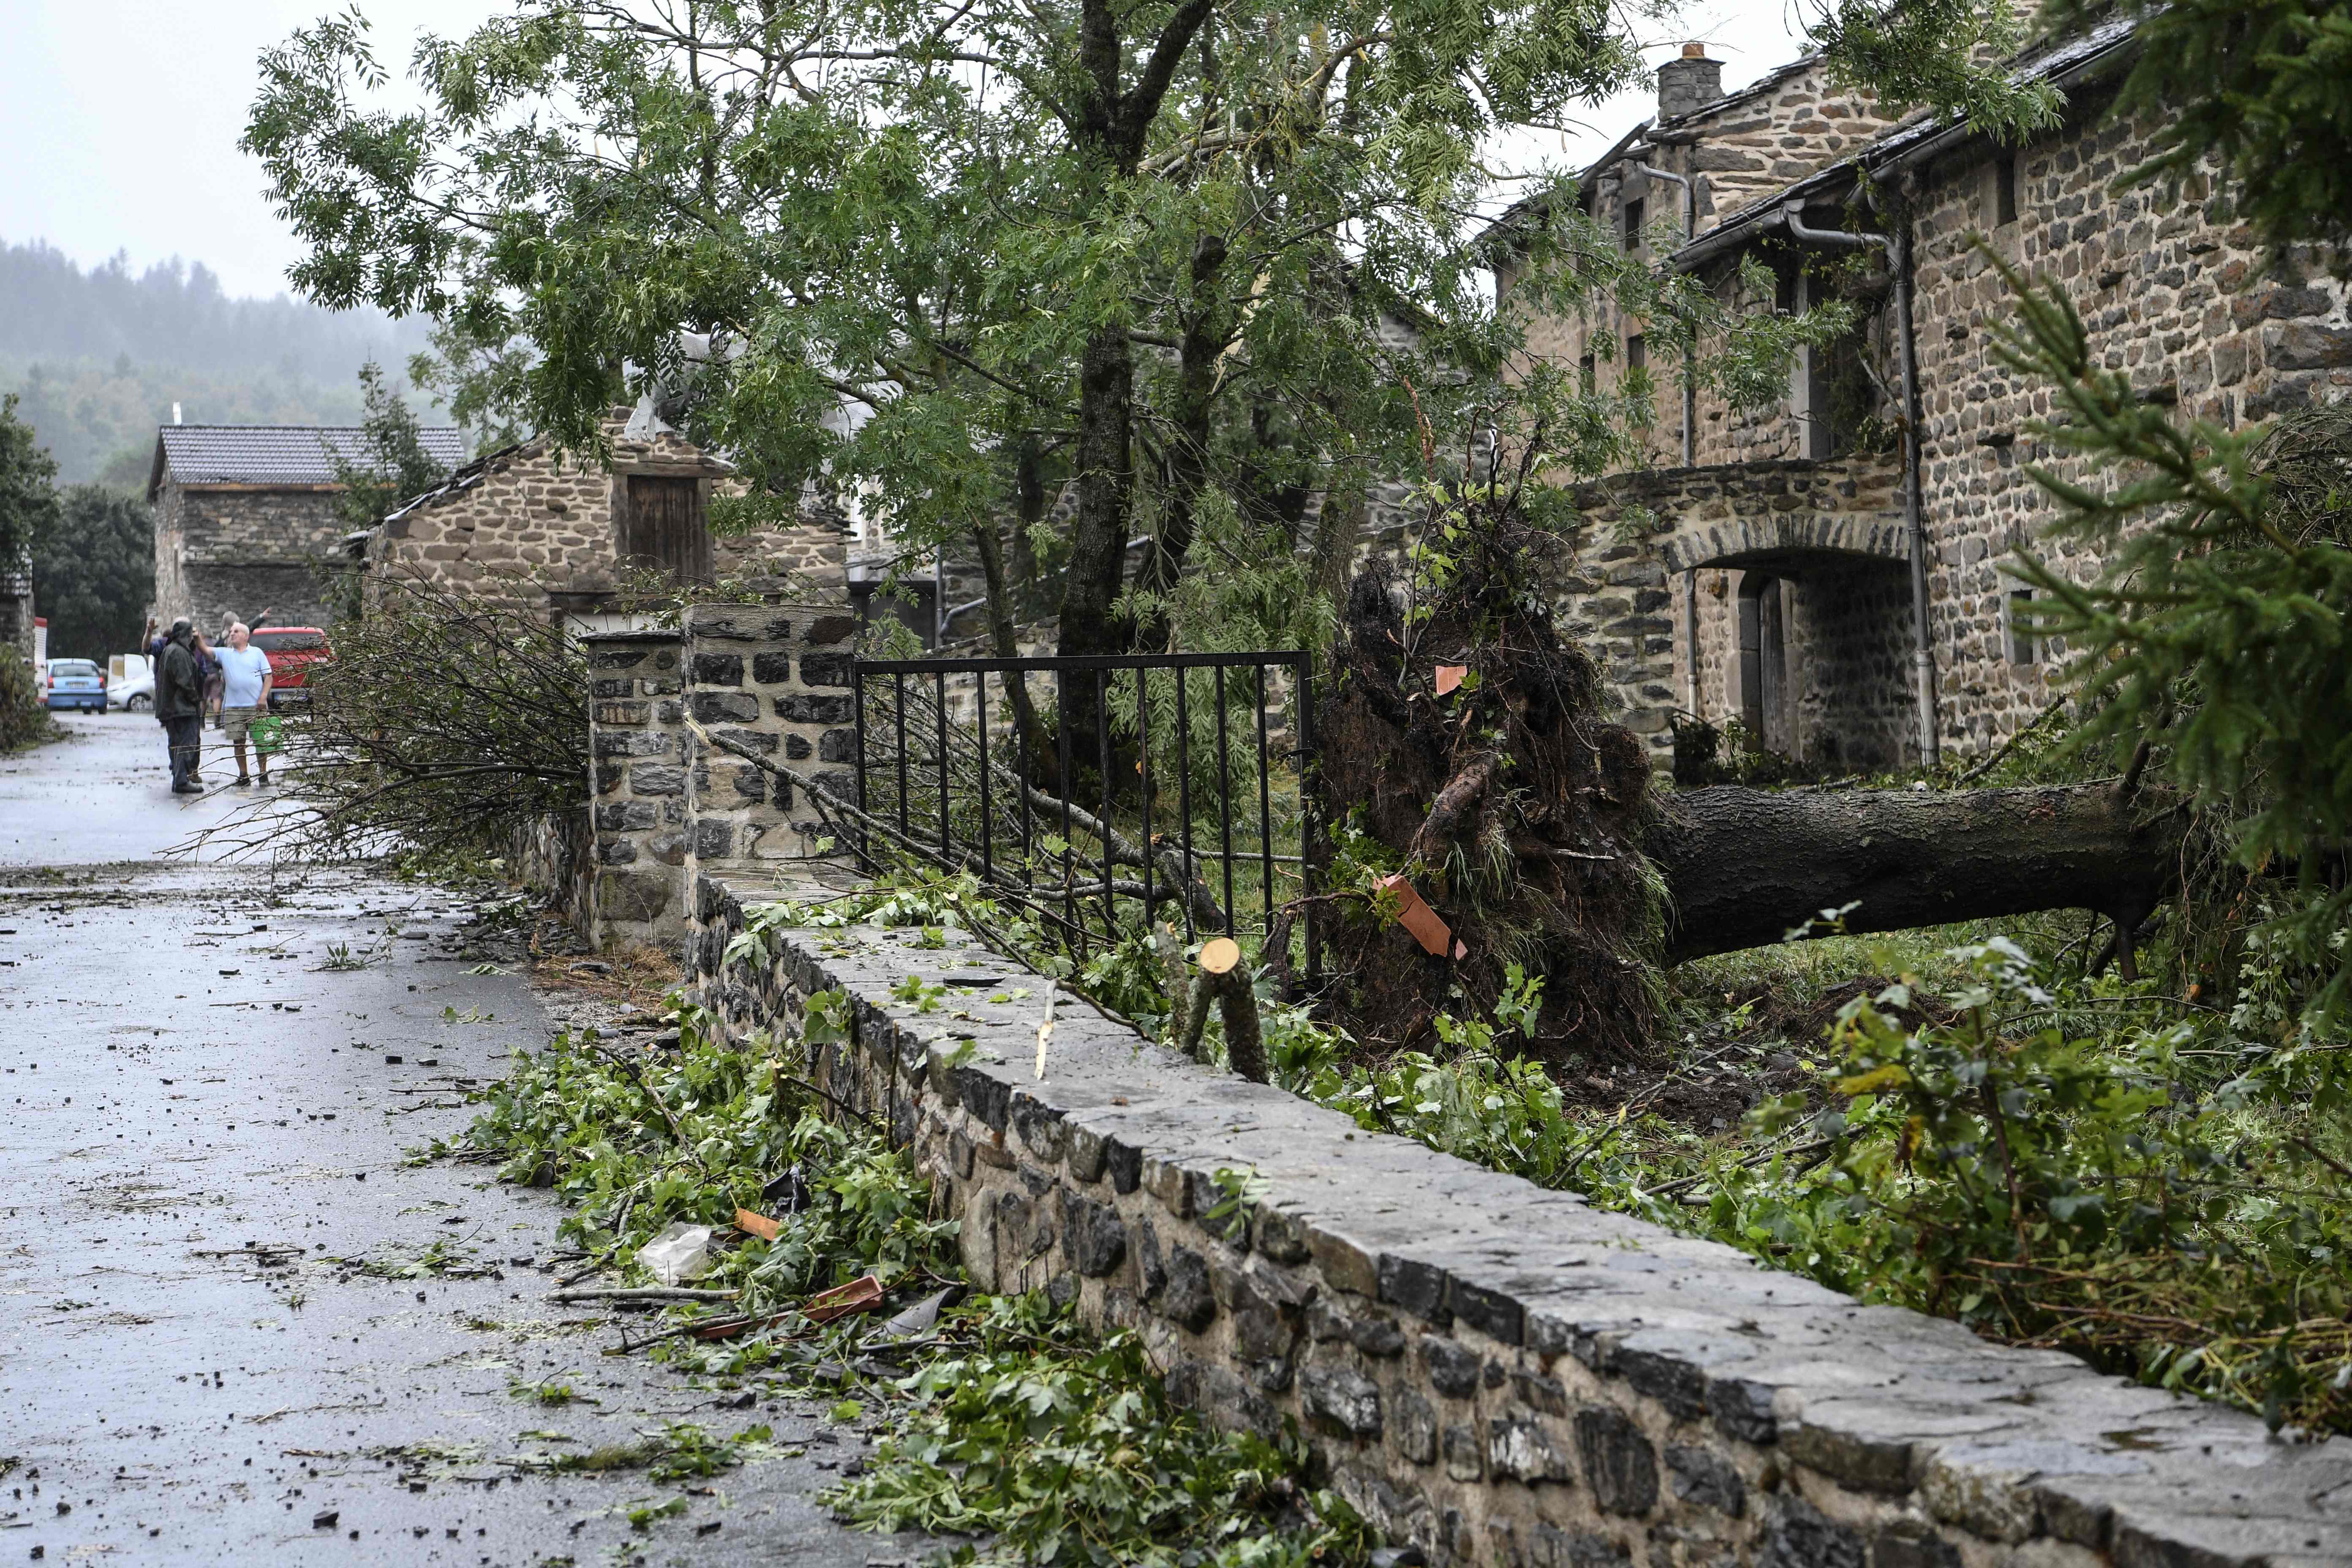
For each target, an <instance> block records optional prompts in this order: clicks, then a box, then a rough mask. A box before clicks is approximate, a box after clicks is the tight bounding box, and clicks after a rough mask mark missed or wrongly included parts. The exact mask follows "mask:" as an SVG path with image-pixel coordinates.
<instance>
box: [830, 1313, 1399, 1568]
mask: <svg viewBox="0 0 2352 1568" xmlns="http://www.w3.org/2000/svg"><path fill="white" fill-rule="evenodd" d="M967 1317H968V1321H969V1323H970V1326H971V1330H972V1331H974V1332H975V1333H976V1335H977V1343H976V1344H974V1345H972V1347H971V1348H970V1349H968V1350H965V1351H962V1352H960V1353H956V1354H952V1355H946V1356H942V1357H940V1359H937V1360H934V1361H932V1362H930V1363H929V1364H927V1365H925V1366H924V1367H922V1368H921V1369H920V1370H919V1371H918V1372H916V1373H914V1374H913V1375H912V1376H911V1377H908V1379H906V1380H905V1382H904V1383H903V1384H901V1386H902V1387H903V1388H904V1389H905V1390H906V1391H907V1393H908V1394H909V1395H911V1397H912V1401H913V1404H912V1406H911V1408H910V1409H908V1411H906V1412H905V1413H903V1414H902V1415H899V1417H898V1424H897V1426H896V1429H895V1430H894V1431H893V1433H892V1434H891V1435H890V1436H887V1437H885V1438H884V1439H883V1441H882V1443H881V1445H880V1447H878V1448H877V1452H876V1454H875V1457H874V1458H873V1459H872V1460H871V1461H870V1462H869V1464H868V1466H867V1468H866V1474H864V1475H862V1476H859V1477H857V1478H856V1479H853V1480H850V1481H848V1482H845V1483H844V1485H843V1486H842V1488H841V1489H840V1490H839V1491H837V1492H836V1493H835V1494H834V1498H833V1501H834V1504H835V1507H836V1508H838V1509H840V1510H842V1511H843V1512H844V1513H845V1514H846V1515H848V1517H850V1518H852V1519H854V1520H856V1521H860V1522H862V1523H866V1524H870V1525H872V1526H874V1527H875V1528H877V1529H879V1530H902V1529H908V1528H918V1529H923V1530H932V1531H971V1532H973V1533H987V1534H990V1535H991V1536H992V1540H991V1542H990V1544H989V1546H988V1548H987V1549H986V1550H985V1551H984V1552H983V1551H982V1550H981V1549H979V1548H975V1547H969V1546H968V1547H964V1548H962V1549H961V1551H960V1552H958V1553H957V1554H956V1555H955V1556H954V1557H953V1558H952V1559H951V1561H954V1562H958V1563H975V1562H982V1561H984V1562H988V1563H1053V1564H1081V1563H1083V1564H1100V1565H1102V1568H1114V1565H1116V1568H1158V1565H1168V1568H1173V1565H1174V1564H1177V1563H1186V1564H1193V1563H1199V1564H1210V1563H1214V1564H1218V1565H1220V1568H1275V1565H1277V1564H1280V1565H1284V1568H1288V1565H1292V1564H1297V1565H1300V1568H1303V1565H1305V1564H1307V1563H1315V1562H1323V1563H1332V1562H1348V1561H1354V1560H1357V1559H1358V1558H1360V1555H1361V1554H1362V1552H1363V1551H1364V1550H1365V1549H1366V1548H1367V1547H1369V1546H1370V1544H1371V1540H1370V1537H1369V1536H1368V1535H1367V1533H1366V1532H1365V1530H1364V1527H1363V1526H1362V1525H1361V1523H1360V1522H1359V1521H1357V1519H1356V1517H1355V1515H1354V1513H1353V1512H1352V1511H1351V1510H1349V1508H1348V1507H1347V1505H1346V1504H1345V1503H1343V1502H1341V1501H1340V1500H1339V1499H1338V1498H1337V1497H1335V1496H1334V1495H1332V1494H1330V1493H1328V1492H1308V1491H1307V1490H1305V1489H1303V1488H1302V1487H1301V1486H1300V1484H1299V1481H1298V1479H1297V1478H1298V1477H1299V1476H1300V1475H1301V1474H1302V1473H1303V1471H1304V1468H1305V1467H1304V1461H1305V1454H1304V1451H1303V1449H1302V1448H1301V1447H1299V1446H1298V1445H1297V1443H1296V1442H1295V1441H1294V1440H1288V1439H1286V1441H1285V1442H1283V1443H1281V1444H1268V1443H1265V1442H1263V1441H1261V1440H1259V1439H1258V1438H1256V1437H1253V1436H1249V1435H1248V1434H1246V1433H1220V1432H1217V1431H1214V1430H1213V1429H1212V1428H1210V1427H1208V1426H1206V1425H1204V1424H1203V1423H1202V1421H1201V1419H1200V1417H1199V1416H1197V1415H1193V1414H1192V1413H1191V1412H1189V1411H1183V1410H1179V1409H1177V1408H1175V1407H1174V1406H1173V1405H1171V1404H1170V1403H1169V1401H1168V1396H1167V1392H1166V1390H1165V1389H1164V1388H1163V1387H1162V1386H1161V1384H1160V1377H1159V1374H1158V1373H1156V1372H1154V1371H1153V1369H1152V1368H1151V1366H1150V1363H1148V1362H1147V1361H1146V1360H1145V1359H1144V1355H1143V1349H1142V1345H1141V1343H1140V1342H1139V1341H1138V1340H1137V1339H1136V1337H1135V1336H1134V1335H1132V1334H1128V1333H1118V1334H1113V1335H1112V1336H1110V1337H1109V1338H1108V1339H1106V1340H1103V1341H1101V1342H1098V1343H1095V1342H1088V1340H1087V1337H1086V1336H1085V1335H1084V1334H1083V1333H1082V1332H1081V1331H1079V1330H1078V1329H1077V1328H1076V1326H1075V1325H1073V1324H1072V1323H1071V1322H1070V1321H1069V1320H1068V1319H1067V1317H1066V1316H1063V1315H1061V1314H1058V1313H1055V1311H1053V1310H1050V1309H1048V1308H1046V1307H1045V1304H1044V1303H1043V1302H1042V1301H1041V1300H1037V1299H1036V1298H1034V1297H1032V1298H1024V1299H1021V1300H1003V1299H999V1300H991V1301H988V1302H985V1303H983V1304H982V1305H980V1306H978V1307H976V1308H974V1309H971V1310H970V1312H969V1313H968V1314H967Z"/></svg>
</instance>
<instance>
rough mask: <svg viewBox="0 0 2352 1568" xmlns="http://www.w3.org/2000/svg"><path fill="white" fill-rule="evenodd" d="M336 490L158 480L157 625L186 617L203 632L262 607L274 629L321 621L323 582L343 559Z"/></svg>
mask: <svg viewBox="0 0 2352 1568" xmlns="http://www.w3.org/2000/svg"><path fill="white" fill-rule="evenodd" d="M340 491H341V487H340V486H336V485H302V486H295V487H290V488H286V489H267V488H264V487H260V486H256V485H197V486H184V485H182V484H181V483H180V482H179V481H178V480H176V479H166V480H165V481H164V483H163V486H162V487H161V489H158V491H157V492H156V496H155V501H154V505H153V509H152V510H153V513H154V524H155V597H154V600H153V602H152V605H151V606H150V607H151V610H152V613H153V615H154V616H156V618H157V619H158V620H160V621H162V622H163V623H164V624H165V625H167V626H168V625H170V624H171V622H172V621H173V619H175V618H176V617H178V616H187V617H189V618H190V619H191V620H193V621H194V623H195V625H196V627H197V629H198V630H200V631H202V632H204V633H205V635H206V636H207V637H210V636H212V635H214V634H215V633H216V632H218V631H219V629H220V628H221V627H222V626H226V625H227V624H228V622H230V621H231V620H243V621H251V620H252V619H253V618H254V617H255V616H259V615H261V614H262V613H263V612H265V611H267V612H268V616H269V619H270V620H271V621H273V622H275V623H276V624H277V625H279V626H326V625H327V624H329V622H330V621H331V618H332V615H331V610H330V608H329V605H328V600H327V595H326V592H325V589H326V587H327V585H328V584H330V583H331V581H332V577H333V574H334V573H335V572H336V571H338V570H339V569H340V568H341V565H342V563H343V555H342V545H341V542H342V537H343V535H344V533H345V532H347V531H349V525H348V524H347V523H346V522H345V521H344V520H343V518H342V515H341V513H340V512H339V511H338V510H336V500H337V498H338V495H339V493H340Z"/></svg>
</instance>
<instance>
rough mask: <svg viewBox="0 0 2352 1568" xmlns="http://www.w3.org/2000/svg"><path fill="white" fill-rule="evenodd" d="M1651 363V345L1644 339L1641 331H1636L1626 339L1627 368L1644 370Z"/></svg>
mask: <svg viewBox="0 0 2352 1568" xmlns="http://www.w3.org/2000/svg"><path fill="white" fill-rule="evenodd" d="M1649 363H1650V345H1649V344H1648V343H1646V342H1643V341H1642V334H1641V333H1639V332H1635V333H1634V334H1633V336H1632V337H1630V338H1627V339H1626V340H1625V368H1626V369H1627V370H1643V369H1646V368H1647V367H1648V365H1649Z"/></svg>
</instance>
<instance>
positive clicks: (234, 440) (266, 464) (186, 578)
mask: <svg viewBox="0 0 2352 1568" xmlns="http://www.w3.org/2000/svg"><path fill="white" fill-rule="evenodd" d="M419 434H420V435H421V436H422V437H423V439H424V443H425V451H426V452H427V453H429V454H430V455H431V456H432V457H433V458H434V459H435V460H436V461H437V462H439V463H440V464H441V465H442V466H443V467H444V468H456V467H457V465H458V464H460V463H462V462H464V461H465V460H466V444H465V439H464V437H463V436H462V435H461V434H460V432H459V431H458V430H457V428H456V427H455V426H436V427H432V428H428V429H425V430H423V431H421V432H419ZM339 457H340V458H341V459H342V460H343V465H344V466H346V467H352V468H358V467H363V466H364V465H365V463H366V461H367V457H366V446H365V432H364V431H362V429H361V428H360V427H359V426H355V425H328V426H316V425H166V426H163V427H162V428H160V429H159V430H157V431H156V433H155V459H154V462H153V464H152V467H151V468H149V470H148V477H147V500H148V504H149V505H150V506H151V507H152V508H153V509H154V514H155V598H154V602H153V604H152V606H151V608H152V613H153V615H154V616H155V617H156V618H157V619H158V620H161V621H163V622H165V623H167V624H168V623H169V622H170V621H171V620H173V618H174V617H176V616H188V617H189V618H191V619H192V620H194V622H195V624H196V625H197V626H198V627H199V628H201V629H204V630H205V631H207V632H210V631H214V630H216V629H218V627H219V626H221V625H222V624H223V623H224V622H226V621H228V620H231V619H240V620H247V621H250V620H251V619H253V618H254V617H255V616H258V615H260V614H261V613H262V612H264V611H265V610H266V611H268V614H269V618H270V619H271V620H273V621H276V622H278V624H280V625H282V626H320V625H323V624H324V622H325V621H326V619H327V618H328V616H329V614H330V612H329V609H328V605H327V596H326V592H325V589H326V584H327V583H328V581H329V575H328V574H330V573H331V572H332V571H334V570H336V569H337V568H339V567H341V566H343V565H344V564H345V563H346V558H345V556H344V552H343V549H342V539H343V535H344V534H345V533H347V532H348V531H350V524H349V523H348V522H347V521H345V520H344V519H343V518H342V516H341V514H339V513H338V512H337V511H336V510H335V498H336V497H337V495H338V494H340V493H341V490H342V488H343V487H342V485H341V482H340V481H339V480H338V479H337V478H336V474H337V468H338V465H337V462H336V459H337V458H339Z"/></svg>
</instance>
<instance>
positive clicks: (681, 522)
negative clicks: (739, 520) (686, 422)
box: [347, 403, 848, 630]
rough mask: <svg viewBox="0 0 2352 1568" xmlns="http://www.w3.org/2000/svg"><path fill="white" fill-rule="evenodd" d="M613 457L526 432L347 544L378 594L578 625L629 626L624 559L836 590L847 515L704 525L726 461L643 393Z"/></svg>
mask: <svg viewBox="0 0 2352 1568" xmlns="http://www.w3.org/2000/svg"><path fill="white" fill-rule="evenodd" d="M604 436H605V438H606V440H607V441H608V442H609V443H610V449H611V456H610V458H608V459H607V460H605V461H604V462H602V463H598V462H594V461H583V459H581V458H577V457H572V456H567V455H566V454H564V453H562V452H561V451H559V450H558V449H557V448H556V447H555V445H554V443H553V442H551V440H549V439H548V438H547V437H532V438H531V439H530V440H528V441H523V442H520V443H518V444H516V445H514V446H511V447H505V448H503V449H501V450H499V451H496V452H491V453H488V454H486V455H485V456H483V457H480V458H476V459H474V460H473V461H472V462H470V463H467V464H466V465H465V466H464V467H462V468H458V469H457V471H456V472H454V473H452V474H451V475H450V476H449V478H448V479H447V480H446V482H444V483H442V484H440V485H437V486H436V487H435V488H434V489H429V490H427V491H425V493H424V494H423V495H420V496H417V497H415V498H414V499H413V500H409V501H408V502H407V503H406V504H405V505H404V506H403V507H401V508H400V510H397V511H395V512H394V513H393V514H392V515H391V516H390V517H387V518H386V519H385V520H384V521H383V523H382V524H381V525H379V526H378V527H376V528H374V529H373V530H371V531H367V532H364V533H360V534H354V535H352V537H351V539H350V540H349V541H348V542H347V543H348V547H349V550H350V552H351V554H352V556H353V557H355V558H357V559H360V560H362V561H363V562H364V563H365V564H366V569H367V572H368V574H369V576H370V578H371V579H372V580H373V584H374V589H373V591H381V588H382V585H383V580H384V579H385V578H386V577H391V578H394V579H404V580H415V581H422V582H428V583H433V584H438V585H441V586H446V587H451V588H456V589H458V590H460V591H463V592H467V593H473V594H481V595H490V596H495V597H506V598H520V599H521V600H523V601H524V602H526V603H529V604H530V605H533V606H534V607H540V606H543V607H544V608H545V609H546V610H547V611H548V613H549V614H551V616H559V617H564V618H568V619H570V620H571V621H572V623H573V624H574V625H576V626H581V627H582V628H583V629H587V630H616V629H626V628H627V627H629V626H632V625H634V624H635V622H634V620H633V618H632V612H631V610H630V609H629V607H628V605H626V603H625V588H626V585H627V584H626V578H627V576H628V574H629V572H630V571H631V570H632V569H637V570H642V571H658V572H660V573H663V574H667V576H669V577H672V578H674V579H677V580H679V581H684V582H698V583H708V582H711V581H713V580H715V579H719V578H727V579H738V580H743V579H760V580H775V581H776V582H777V583H778V584H779V586H781V585H782V584H783V583H785V582H788V581H789V580H791V579H793V578H794V577H797V578H798V579H800V582H799V583H798V584H794V587H795V588H796V589H797V591H799V592H802V593H809V592H815V593H819V594H825V595H838V594H839V593H841V592H842V589H843V578H844V568H845V560H846V555H847V543H848V530H847V523H846V520H845V518H843V517H842V516H841V515H840V514H839V513H837V512H833V511H829V510H824V509H823V508H818V507H804V508H803V509H802V511H801V515H800V518H799V521H796V522H795V523H794V524H793V526H791V527H788V528H773V529H761V530H757V531H751V532H749V533H742V534H730V535H720V534H714V533H713V532H712V531H710V525H709V508H710V500H711V497H712V495H713V493H714V491H718V490H721V489H723V488H724V487H726V486H728V485H730V484H733V483H736V482H737V481H736V480H735V479H734V472H735V470H734V468H732V467H731V466H730V464H728V463H727V461H726V460H725V459H723V458H719V457H717V456H715V455H713V454H711V453H709V452H706V451H704V450H703V449H702V448H700V447H697V446H695V445H694V444H693V443H692V442H690V441H688V440H687V439H686V437H683V436H681V435H679V434H678V433H677V432H676V431H675V430H673V429H671V428H670V427H669V426H667V425H666V424H664V423H662V422H661V421H660V420H659V419H657V418H656V417H654V416H653V415H652V413H651V411H650V409H649V407H648V406H647V405H645V404H644V403H640V404H639V405H638V406H637V407H636V408H635V409H634V410H633V409H631V408H629V407H627V406H622V407H617V408H615V409H614V410H613V413H612V415H611V416H610V417H609V418H608V419H607V420H606V421H605V426H604Z"/></svg>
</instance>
